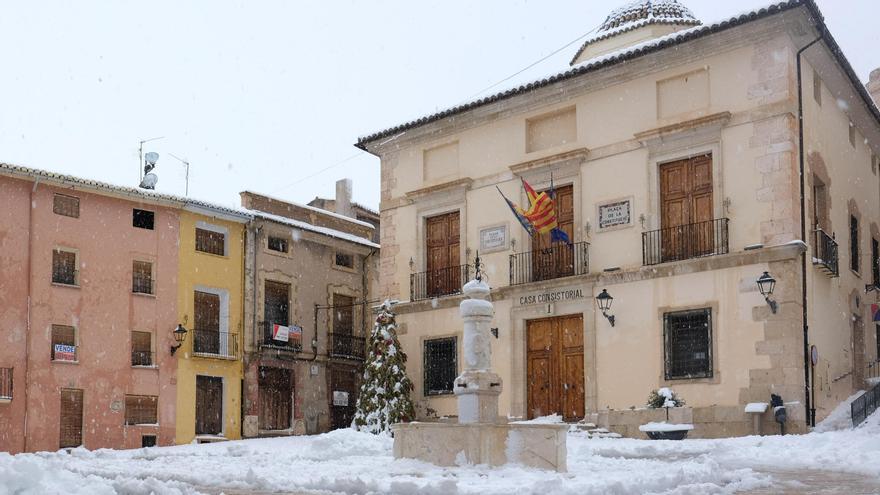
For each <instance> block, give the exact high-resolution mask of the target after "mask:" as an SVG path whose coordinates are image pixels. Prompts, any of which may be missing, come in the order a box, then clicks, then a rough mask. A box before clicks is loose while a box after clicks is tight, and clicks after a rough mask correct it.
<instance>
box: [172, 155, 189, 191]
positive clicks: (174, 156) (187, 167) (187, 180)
mask: <svg viewBox="0 0 880 495" xmlns="http://www.w3.org/2000/svg"><path fill="white" fill-rule="evenodd" d="M168 154H169V155H171V157H172V158H174V159H176V160H177V161H179V162H180V163H182V164H183V166H184V167H186V192H185V193H184V194H183V195H184V196H189V162H188V161H186V160H184V159H183V158H180V157H179V156H177V155H175V154H174V153H168Z"/></svg>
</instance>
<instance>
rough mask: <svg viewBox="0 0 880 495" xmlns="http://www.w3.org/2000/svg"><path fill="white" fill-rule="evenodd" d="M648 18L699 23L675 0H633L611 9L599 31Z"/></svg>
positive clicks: (691, 13) (688, 10)
mask: <svg viewBox="0 0 880 495" xmlns="http://www.w3.org/2000/svg"><path fill="white" fill-rule="evenodd" d="M649 19H667V20H669V21H675V22H680V23H683V24H699V23H700V21H699V20H697V18H696V17H694V14H693V12H691V11H690V9H688V8H687V7H685V6H684V5H682V4H680V3H678V2H677V1H676V0H635V1H634V2H630V3H627V4H625V5H623V6H621V7H618V8H616V9H614V10H612V11H611V13H610V14H608V17H607V18H605V22H603V23H602V25H601V26H600V27H599V31H611V30H614V29H619V28H622V27H624V26H626V25H627V24H632V23H635V22H639V21H642V20H649Z"/></svg>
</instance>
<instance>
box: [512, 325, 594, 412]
mask: <svg viewBox="0 0 880 495" xmlns="http://www.w3.org/2000/svg"><path fill="white" fill-rule="evenodd" d="M526 333H527V341H528V347H527V356H526V360H527V368H528V369H527V373H528V377H527V380H526V382H527V388H528V390H527V395H528V398H527V409H528V416H529V419H532V418H536V417H539V416H547V415H549V414H559V415H560V416H562V417H563V418H564V419H565V420H566V421H577V420H581V419H583V417H584V408H585V405H584V399H585V394H584V318H583V315H570V316H559V317H555V318H544V319H540V320H530V321H529V322H528V325H527V330H526Z"/></svg>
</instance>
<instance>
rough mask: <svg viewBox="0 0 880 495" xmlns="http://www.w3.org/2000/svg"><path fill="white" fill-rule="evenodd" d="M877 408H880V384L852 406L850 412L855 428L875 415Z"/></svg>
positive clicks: (853, 402) (876, 384) (870, 389)
mask: <svg viewBox="0 0 880 495" xmlns="http://www.w3.org/2000/svg"><path fill="white" fill-rule="evenodd" d="M877 407H880V382H878V383H875V384H874V386H873V387H871V388H869V389H868V390H867V391H866V392H865V393H863V394H862V395H860V396H859V397H858V398H857V399H856V400H854V401H852V404H850V410H849V411H850V416H851V417H852V425H853V428H855V427H856V426H859V424H861V423H862V421H864V420H865V418H867V417H868V416H870V415H871V414H873V413H874V411H876V410H877Z"/></svg>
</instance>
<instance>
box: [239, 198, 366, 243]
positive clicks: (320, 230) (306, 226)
mask: <svg viewBox="0 0 880 495" xmlns="http://www.w3.org/2000/svg"><path fill="white" fill-rule="evenodd" d="M318 209H320V208H318ZM245 211H247V212H248V213H249V214H251V215H253V216H254V217H256V218H262V219H265V220H271V221H273V222H278V223H281V224H284V225H289V226H291V227H296V228H298V229H301V230H307V231H309V232H314V233H316V234H323V235H326V236H329V237H334V238H336V239H340V240H343V241H348V242H353V243H356V244H360V245H362V246H367V247H371V248H376V249H379V247H380V246H379V244H376V243H375V242H373V241H371V240H369V239H365V238H363V237H359V236H356V235H354V234H349V233H348V232H342V231H340V230H336V229H331V228H329V227H319V226H317V225H312V224H310V223H308V222H303V221H301V220H294V219H292V218H287V217H283V216H281V215H275V214H272V213H267V212H265V211H260V210H250V209H247V210H245ZM322 211H323V210H322Z"/></svg>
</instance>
